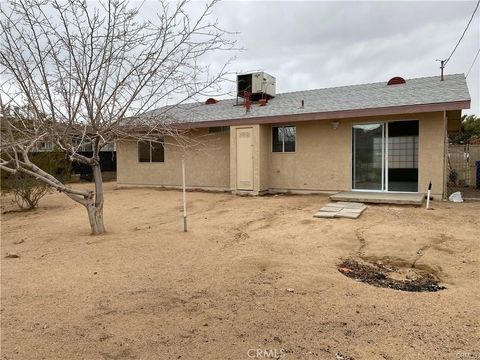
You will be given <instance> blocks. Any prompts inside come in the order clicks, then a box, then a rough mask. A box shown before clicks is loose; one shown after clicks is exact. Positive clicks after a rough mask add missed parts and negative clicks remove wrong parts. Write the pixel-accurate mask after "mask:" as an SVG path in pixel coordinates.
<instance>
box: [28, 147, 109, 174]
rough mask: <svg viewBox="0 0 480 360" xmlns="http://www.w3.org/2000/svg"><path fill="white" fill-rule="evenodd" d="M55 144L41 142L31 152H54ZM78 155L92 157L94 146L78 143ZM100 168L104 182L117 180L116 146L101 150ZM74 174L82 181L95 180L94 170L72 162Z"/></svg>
mask: <svg viewBox="0 0 480 360" xmlns="http://www.w3.org/2000/svg"><path fill="white" fill-rule="evenodd" d="M55 149H56V147H55V144H54V143H53V142H51V141H40V142H39V143H38V144H37V146H35V147H34V148H33V149H32V150H31V151H32V152H33V153H48V152H54V151H55ZM77 153H78V154H80V155H83V156H86V157H89V158H90V157H92V154H93V151H92V144H91V143H83V144H80V141H78V149H77ZM100 167H101V169H102V176H103V179H104V180H115V179H116V171H117V157H116V149H115V144H107V145H106V146H104V147H103V148H102V149H101V150H100ZM71 169H72V174H75V175H77V176H78V177H79V178H80V179H83V180H88V181H91V180H92V179H93V175H92V168H91V167H90V166H88V165H86V164H82V163H80V162H77V161H73V162H72V167H71Z"/></svg>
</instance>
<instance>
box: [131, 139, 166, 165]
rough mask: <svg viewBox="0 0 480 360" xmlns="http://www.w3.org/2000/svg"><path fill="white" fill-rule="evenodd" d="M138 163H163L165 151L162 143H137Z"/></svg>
mask: <svg viewBox="0 0 480 360" xmlns="http://www.w3.org/2000/svg"><path fill="white" fill-rule="evenodd" d="M138 161H139V162H164V161H165V150H164V147H163V144H162V143H157V142H150V141H139V142H138Z"/></svg>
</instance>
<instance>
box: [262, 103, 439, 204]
mask: <svg viewBox="0 0 480 360" xmlns="http://www.w3.org/2000/svg"><path fill="white" fill-rule="evenodd" d="M408 119H411V120H413V119H415V120H419V190H420V191H422V192H425V191H426V190H427V187H428V182H429V181H430V180H431V181H432V184H433V188H432V194H434V195H436V196H437V197H439V196H441V195H442V193H443V183H444V175H443V174H444V171H443V169H444V149H445V143H444V139H445V137H444V134H445V122H444V114H443V112H437V113H424V114H406V115H396V116H382V117H368V118H353V119H341V120H338V121H339V126H338V128H337V129H333V128H332V124H331V123H332V122H331V121H329V120H320V121H312V122H300V123H296V124H295V123H292V124H291V125H295V126H296V128H297V139H296V152H295V153H273V152H271V150H270V153H269V164H270V170H269V183H270V186H269V187H270V189H277V190H311V191H339V190H351V179H352V165H351V161H352V150H351V147H352V145H351V138H352V124H354V123H362V122H364V123H366V122H375V121H393V120H408ZM336 121H337V120H336ZM282 125H284V124H282ZM285 125H287V124H285ZM270 142H271V140H269V143H270Z"/></svg>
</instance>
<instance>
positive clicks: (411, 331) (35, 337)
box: [1, 183, 480, 360]
mask: <svg viewBox="0 0 480 360" xmlns="http://www.w3.org/2000/svg"><path fill="white" fill-rule="evenodd" d="M114 185H115V184H113V183H112V184H108V185H107V191H106V201H107V203H106V215H105V220H106V226H107V230H108V231H109V233H108V234H107V235H105V236H100V237H91V236H89V235H88V232H89V228H88V222H87V216H86V213H85V211H84V210H83V209H82V208H81V207H79V206H77V205H75V204H74V203H73V202H71V201H70V200H68V199H67V198H66V197H65V196H62V194H51V195H48V196H47V197H46V198H45V199H43V200H42V202H41V203H40V208H39V209H37V210H35V211H32V212H27V213H26V212H21V213H8V214H4V215H3V216H2V221H1V225H2V230H1V231H2V232H1V235H2V239H1V241H2V248H1V255H2V277H1V285H2V294H1V295H2V308H1V315H2V324H1V325H2V339H1V340H2V359H74V358H78V359H179V358H181V359H249V358H251V357H249V355H252V354H253V353H252V352H248V351H249V349H267V350H268V349H270V350H273V349H275V350H277V353H276V354H277V355H280V356H283V355H285V356H284V357H283V358H284V359H287V360H288V359H311V358H317V359H336V358H337V355H336V354H337V353H338V354H339V355H338V356H340V354H341V355H342V356H343V357H344V358H355V359H436V358H442V359H443V358H452V359H455V358H459V357H461V356H470V357H472V356H477V357H478V356H480V351H479V345H480V344H479V340H478V331H479V326H480V323H479V318H480V313H479V310H478V309H479V295H480V291H479V283H478V278H479V262H478V261H479V243H478V242H479V235H478V234H479V233H478V229H479V228H480V226H479V225H480V216H479V214H480V203H478V202H477V203H463V204H451V203H434V204H433V206H434V207H435V210H433V211H426V210H424V209H422V208H413V207H389V206H370V207H369V209H367V210H366V212H365V213H364V214H363V215H362V216H361V218H359V219H358V220H349V219H314V218H313V217H312V215H313V213H314V212H315V211H316V210H317V209H318V208H320V207H321V206H322V205H323V204H325V203H326V202H327V200H328V198H327V197H324V196H277V197H264V198H245V197H234V196H231V195H227V194H208V193H189V194H188V196H189V210H190V231H189V232H188V233H183V232H182V231H181V226H182V219H181V208H180V206H181V198H180V197H181V193H180V192H175V191H157V190H151V189H150V190H149V189H130V190H115V187H114ZM7 253H10V254H11V253H16V254H18V255H19V256H20V257H19V258H9V259H6V258H5V255H6V254H7ZM348 257H353V258H362V259H363V260H365V261H378V260H380V261H383V262H384V263H388V264H392V265H395V266H404V267H405V266H411V265H412V264H415V266H416V267H417V268H421V269H427V270H429V271H431V272H434V273H435V275H436V276H437V277H438V278H440V281H441V284H442V285H444V286H446V288H447V289H446V290H443V291H440V292H430V293H428V292H425V293H409V292H403V291H397V290H392V289H385V288H378V287H374V286H370V285H368V284H365V283H361V282H356V281H354V280H352V279H350V278H348V277H345V276H343V275H342V274H341V273H340V272H339V271H338V270H337V265H338V264H339V263H340V261H341V260H342V259H345V258H348ZM289 288H293V289H294V291H293V292H291V291H287V290H286V289H289ZM268 354H272V353H268ZM472 354H473V355H472Z"/></svg>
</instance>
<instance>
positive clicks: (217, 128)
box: [208, 126, 230, 134]
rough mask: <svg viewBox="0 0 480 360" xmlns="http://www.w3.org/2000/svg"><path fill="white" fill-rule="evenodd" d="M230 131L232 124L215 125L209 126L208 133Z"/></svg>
mask: <svg viewBox="0 0 480 360" xmlns="http://www.w3.org/2000/svg"><path fill="white" fill-rule="evenodd" d="M229 132H230V126H215V127H209V128H208V133H209V134H215V133H229Z"/></svg>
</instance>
